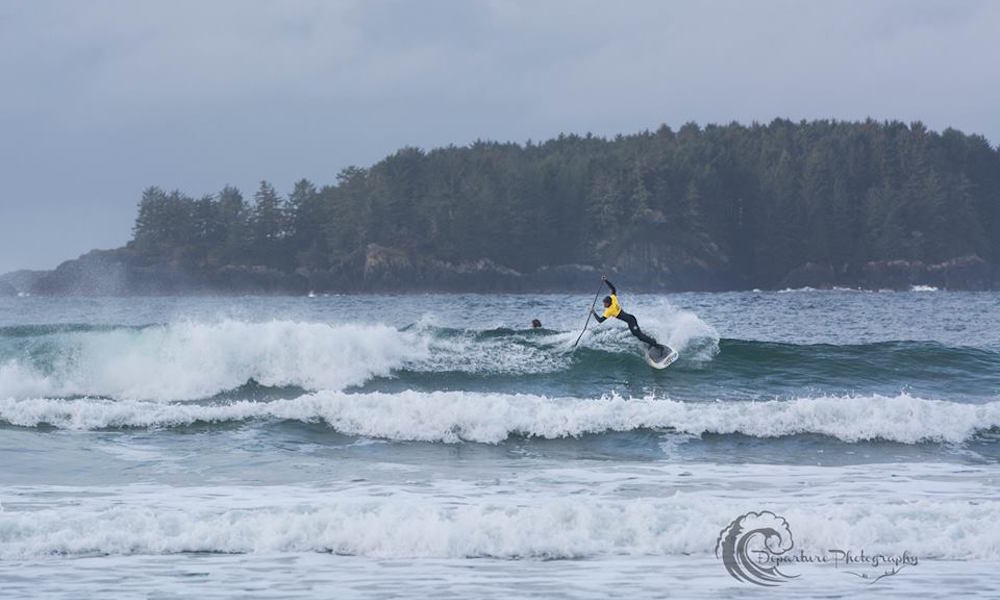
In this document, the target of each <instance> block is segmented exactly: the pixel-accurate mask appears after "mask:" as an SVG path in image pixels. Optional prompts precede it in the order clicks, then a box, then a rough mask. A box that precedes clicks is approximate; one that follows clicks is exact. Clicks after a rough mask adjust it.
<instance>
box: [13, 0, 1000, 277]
mask: <svg viewBox="0 0 1000 600" xmlns="http://www.w3.org/2000/svg"><path fill="white" fill-rule="evenodd" d="M997 31H1000V3H996V2H988V1H978V0H970V1H963V2H950V1H944V0H941V1H927V0H923V1H920V0H918V1H902V0H881V1H874V2H864V3H862V2H857V3H849V4H843V3H841V4H838V5H836V6H834V5H832V3H819V2H810V3H806V2H793V1H779V0H769V1H763V2H753V3H749V2H740V1H715V2H702V3H680V2H671V3H667V2H660V1H656V0H638V1H633V2H627V3H617V4H611V3H604V2H599V1H593V0H587V1H541V2H527V1H509V2H503V1H499V0H497V1H475V2H465V1H457V0H456V1H444V0H441V1H436V2H421V3H411V2H401V1H388V0H376V1H364V0H350V1H342V2H324V1H312V0H299V1H286V2H281V3H277V2H273V3H272V2H244V1H239V0H216V1H214V2H210V3H203V2H195V1H190V0H183V1H173V2H158V3H155V4H154V3H135V2H128V1H118V0H106V1H80V2H60V1H53V0H35V1H33V2H20V1H16V0H0V81H2V83H3V89H4V92H3V93H2V94H0V131H2V132H3V135H0V165H2V175H3V183H4V186H3V191H2V192H0V273H3V272H6V271H10V270H13V269H19V268H52V267H54V266H55V265H56V264H58V263H59V262H61V261H62V260H65V259H67V258H73V257H75V256H77V255H79V254H80V253H82V252H86V251H87V250H90V249H92V248H109V247H114V246H118V245H121V244H122V243H124V242H125V241H126V240H127V239H128V238H129V237H130V233H131V226H132V222H133V220H134V217H135V207H136V203H137V202H138V200H139V197H140V194H141V191H142V189H143V188H145V187H147V186H149V185H159V186H161V187H163V188H167V189H173V188H179V189H181V190H183V191H185V192H187V193H189V194H192V195H201V194H206V193H214V192H217V191H218V190H219V189H221V188H222V187H223V186H224V185H226V184H233V185H236V186H238V187H239V188H240V189H241V190H242V191H243V192H244V195H246V196H248V197H249V196H250V195H251V194H252V193H253V191H254V189H255V188H256V186H257V184H258V182H259V181H260V180H261V179H267V180H269V181H271V182H272V183H274V184H275V185H276V186H277V188H278V189H279V191H281V192H283V193H285V192H287V191H289V190H290V188H291V185H292V183H293V182H294V181H295V180H297V179H299V178H301V177H307V178H309V179H311V180H313V181H314V182H316V183H318V184H324V183H331V182H333V181H334V179H335V176H336V173H337V172H338V171H339V170H340V169H342V168H343V167H346V166H348V165H352V164H355V165H368V164H371V163H372V162H375V161H377V160H379V159H380V158H382V157H383V156H385V155H387V154H389V153H391V152H393V151H394V150H396V149H398V148H400V147H402V146H407V145H410V146H419V147H422V148H431V147H436V146H443V145H448V144H457V145H464V144H467V143H469V142H472V141H474V140H476V139H496V140H510V141H517V142H523V141H526V140H528V139H534V140H541V139H546V138H549V137H553V136H555V135H558V134H559V133H561V132H566V133H580V134H583V133H586V132H592V133H594V134H598V135H606V136H613V135H615V134H617V133H632V132H636V131H640V130H643V129H654V128H656V127H657V126H659V125H660V124H661V123H666V124H668V125H670V126H672V127H675V128H677V127H680V126H681V125H682V124H684V123H685V122H689V121H694V122H697V123H700V124H706V123H728V122H731V121H734V120H735V121H739V122H742V123H749V122H751V121H755V120H756V121H761V122H768V121H770V120H772V119H774V118H775V117H782V118H790V119H793V120H798V119H814V118H837V119H847V120H858V119H864V118H866V117H872V118H875V119H879V120H882V119H899V120H902V121H906V122H909V121H914V120H921V121H923V122H924V123H925V124H926V125H927V126H928V127H930V128H932V129H935V130H941V129H944V128H946V127H949V126H950V127H955V128H957V129H960V130H962V131H964V132H966V133H978V134H982V135H984V136H986V138H987V139H989V140H990V141H991V143H993V144H996V143H997V142H998V141H1000V113H998V112H997V111H996V109H995V107H996V106H998V105H1000V79H998V78H997V77H995V66H994V62H995V55H996V50H995V45H996V42H997V34H996V32H997Z"/></svg>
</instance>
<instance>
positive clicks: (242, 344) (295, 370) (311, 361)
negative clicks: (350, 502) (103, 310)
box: [0, 320, 429, 401]
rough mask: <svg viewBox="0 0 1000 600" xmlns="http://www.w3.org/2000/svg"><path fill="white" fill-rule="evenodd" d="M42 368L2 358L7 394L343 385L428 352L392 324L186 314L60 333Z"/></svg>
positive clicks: (169, 393)
mask: <svg viewBox="0 0 1000 600" xmlns="http://www.w3.org/2000/svg"><path fill="white" fill-rule="evenodd" d="M55 345H56V350H55V351H54V354H53V355H52V356H49V357H48V359H49V360H51V365H47V366H44V367H40V366H36V365H32V364H26V363H25V362H23V361H22V360H10V361H8V362H7V363H5V364H3V365H0V397H3V396H11V397H26V396H88V395H89V396H108V397H113V398H120V399H147V400H159V401H166V400H190V399H198V398H206V397H211V396H213V395H215V394H218V393H220V392H223V391H226V390H230V389H234V388H237V387H239V386H241V385H243V384H245V383H246V382H247V381H248V380H250V379H254V380H256V381H257V382H258V383H261V384H263V385H268V386H285V385H296V386H300V387H303V388H306V389H332V390H340V389H344V388H345V387H348V386H351V385H357V384H361V383H364V382H365V381H367V380H368V379H370V378H371V377H373V376H377V375H388V374H390V373H391V372H392V370H393V369H396V368H399V367H400V366H402V365H403V364H404V363H405V362H406V361H408V360H414V359H420V358H422V357H426V356H428V354H429V349H428V342H427V340H426V338H425V337H423V336H420V335H418V334H411V333H405V332H399V331H397V330H395V329H393V328H391V327H388V326H384V325H357V324H340V325H327V324H323V323H302V322H294V321H271V322H264V323H252V322H244V321H236V320H227V321H221V322H216V323H197V322H181V323H171V324H169V325H164V326H155V327H146V328H143V329H139V330H136V329H117V330H112V331H97V332H74V333H64V334H59V335H58V337H57V338H56V343H55Z"/></svg>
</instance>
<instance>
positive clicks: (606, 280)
mask: <svg viewBox="0 0 1000 600" xmlns="http://www.w3.org/2000/svg"><path fill="white" fill-rule="evenodd" d="M604 283H606V284H607V285H608V289H610V290H611V295H612V296H617V295H618V290H616V289H615V285H614V284H613V283H611V282H610V281H608V279H607V277H605V278H604Z"/></svg>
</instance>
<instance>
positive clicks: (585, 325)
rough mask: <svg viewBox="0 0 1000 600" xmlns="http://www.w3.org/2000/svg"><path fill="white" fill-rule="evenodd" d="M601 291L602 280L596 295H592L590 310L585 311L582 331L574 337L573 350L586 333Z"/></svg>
mask: <svg viewBox="0 0 1000 600" xmlns="http://www.w3.org/2000/svg"><path fill="white" fill-rule="evenodd" d="M603 289H604V280H603V279H602V280H601V287H599V288H597V293H596V294H594V303H593V304H591V305H590V310H588V311H587V321H586V322H585V323H584V324H583V331H581V332H580V335H578V336H576V341H575V342H573V346H572V347H573V348H576V345H577V344H579V343H580V338H582V337H583V334H584V333H586V332H587V326H588V325H590V317H591V315H593V314H594V307H595V306H597V298H598V297H599V296H600V295H601V290H603Z"/></svg>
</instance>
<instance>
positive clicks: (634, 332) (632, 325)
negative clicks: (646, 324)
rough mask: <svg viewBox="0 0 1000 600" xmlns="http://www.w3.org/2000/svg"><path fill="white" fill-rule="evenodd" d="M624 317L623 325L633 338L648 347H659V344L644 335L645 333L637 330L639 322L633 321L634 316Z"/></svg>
mask: <svg viewBox="0 0 1000 600" xmlns="http://www.w3.org/2000/svg"><path fill="white" fill-rule="evenodd" d="M626 317H627V318H626V319H625V323H626V324H627V325H628V330H629V332H631V333H632V335H634V336H635V337H637V338H639V339H640V340H642V341H643V342H645V343H647V344H649V345H650V346H659V345H660V343H659V342H657V341H656V340H654V339H653V338H651V337H649V336H648V335H646V334H645V333H643V332H642V330H641V329H639V322H638V321H636V320H635V317H634V316H632V315H626Z"/></svg>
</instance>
